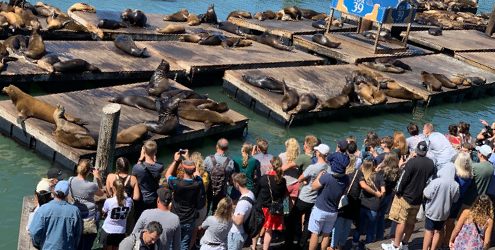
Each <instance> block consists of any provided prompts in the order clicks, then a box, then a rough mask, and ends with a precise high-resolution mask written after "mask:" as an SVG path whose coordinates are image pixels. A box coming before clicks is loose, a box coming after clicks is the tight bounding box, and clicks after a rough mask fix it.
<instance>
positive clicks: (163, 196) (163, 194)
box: [156, 188, 172, 203]
mask: <svg viewBox="0 0 495 250" xmlns="http://www.w3.org/2000/svg"><path fill="white" fill-rule="evenodd" d="M156 193H157V194H158V198H159V199H160V201H161V202H163V203H169V202H170V200H171V199H172V192H171V191H170V190H168V189H166V188H160V189H158V190H157V191H156Z"/></svg>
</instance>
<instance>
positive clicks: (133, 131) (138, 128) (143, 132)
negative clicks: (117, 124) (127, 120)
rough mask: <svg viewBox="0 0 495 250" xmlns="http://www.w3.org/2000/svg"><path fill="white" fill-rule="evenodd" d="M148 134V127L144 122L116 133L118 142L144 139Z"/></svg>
mask: <svg viewBox="0 0 495 250" xmlns="http://www.w3.org/2000/svg"><path fill="white" fill-rule="evenodd" d="M147 136H148V127H147V126H146V124H144V123H140V124H137V125H134V126H131V127H129V128H127V129H124V130H122V131H120V132H119V133H118V134H117V143H118V144H132V143H134V142H136V141H142V140H145V139H146V137H147Z"/></svg>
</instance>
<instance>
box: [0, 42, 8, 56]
mask: <svg viewBox="0 0 495 250" xmlns="http://www.w3.org/2000/svg"><path fill="white" fill-rule="evenodd" d="M8 55H9V52H8V51H7V47H5V45H4V44H3V43H0V56H8Z"/></svg>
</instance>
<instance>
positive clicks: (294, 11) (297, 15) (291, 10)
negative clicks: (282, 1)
mask: <svg viewBox="0 0 495 250" xmlns="http://www.w3.org/2000/svg"><path fill="white" fill-rule="evenodd" d="M284 14H288V15H289V16H290V17H291V18H292V19H294V20H301V17H302V12H301V10H300V9H299V8H297V7H296V6H291V7H285V8H284Z"/></svg>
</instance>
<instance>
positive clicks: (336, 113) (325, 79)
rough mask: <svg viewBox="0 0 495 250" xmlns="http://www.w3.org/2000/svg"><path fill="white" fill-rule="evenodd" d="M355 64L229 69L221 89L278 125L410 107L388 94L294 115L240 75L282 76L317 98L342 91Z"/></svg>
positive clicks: (289, 84)
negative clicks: (367, 101)
mask: <svg viewBox="0 0 495 250" xmlns="http://www.w3.org/2000/svg"><path fill="white" fill-rule="evenodd" d="M359 69H360V68H359V67H357V66H355V65H350V64H347V65H326V66H310V67H295V68H276V69H275V68H269V69H252V70H229V71H226V72H225V76H224V78H223V80H224V81H223V89H224V90H225V91H226V92H227V93H228V94H229V95H230V96H231V97H233V98H235V99H237V100H238V101H239V102H241V103H242V104H244V105H246V106H247V107H249V108H252V109H254V110H255V111H256V112H257V113H259V114H260V115H262V116H264V117H266V118H268V119H269V120H271V121H274V122H275V123H278V124H281V125H289V124H290V125H297V124H307V123H312V121H313V120H314V119H315V118H322V119H324V120H325V119H335V118H342V117H348V116H349V115H351V114H363V113H368V114H370V113H378V112H381V111H383V110H394V111H405V110H412V109H413V106H414V104H413V102H412V101H410V100H403V99H396V98H392V97H387V98H388V101H387V102H386V103H384V104H378V105H364V106H351V107H342V108H339V109H334V110H324V111H318V112H308V113H301V114H296V115H295V116H294V117H293V120H292V123H291V119H292V117H291V116H290V115H287V114H286V113H285V112H283V111H282V105H281V100H282V95H280V94H275V93H272V92H269V91H266V90H263V89H260V88H257V87H254V86H252V85H250V84H248V83H246V82H245V81H243V79H242V75H243V74H246V75H254V76H260V75H266V76H271V77H274V78H275V79H279V80H282V79H284V80H285V82H286V84H287V86H289V87H291V88H294V89H296V90H297V91H298V93H299V95H301V94H303V93H313V94H315V95H316V96H317V97H318V99H319V100H320V101H325V100H327V99H328V98H331V97H334V96H337V95H339V94H340V93H341V91H342V88H343V87H344V85H345V83H346V81H345V76H350V75H351V73H352V72H353V71H354V70H359Z"/></svg>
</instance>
